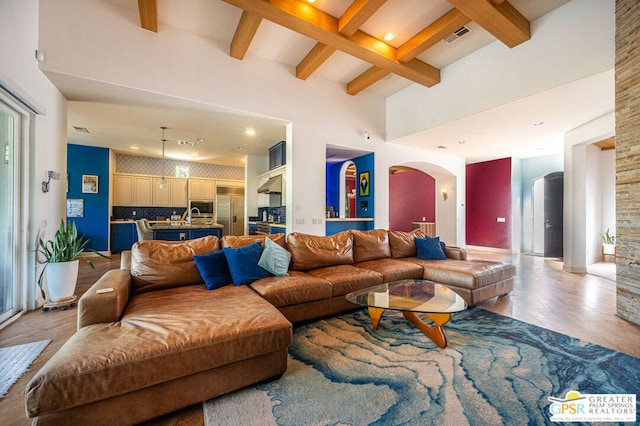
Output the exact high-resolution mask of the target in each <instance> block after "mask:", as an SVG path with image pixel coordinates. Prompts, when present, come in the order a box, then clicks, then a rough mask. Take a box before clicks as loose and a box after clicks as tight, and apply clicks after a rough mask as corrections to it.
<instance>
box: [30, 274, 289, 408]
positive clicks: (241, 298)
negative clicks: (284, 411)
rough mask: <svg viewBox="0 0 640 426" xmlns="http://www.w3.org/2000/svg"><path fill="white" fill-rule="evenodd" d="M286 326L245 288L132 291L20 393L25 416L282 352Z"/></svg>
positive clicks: (73, 339) (68, 344)
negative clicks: (114, 315) (113, 315)
mask: <svg viewBox="0 0 640 426" xmlns="http://www.w3.org/2000/svg"><path fill="white" fill-rule="evenodd" d="M291 342H292V333H291V323H290V322H289V321H287V319H286V318H285V317H284V316H283V315H282V314H281V313H280V312H279V311H278V309H277V308H276V307H274V306H273V305H271V304H270V303H269V302H267V301H266V300H264V299H263V298H262V297H260V295H258V294H257V293H256V292H254V291H253V290H251V289H250V288H249V287H247V286H242V287H234V286H225V287H222V288H220V289H218V290H216V291H207V290H206V289H205V286H204V285H193V286H186V287H176V288H171V289H167V290H160V291H153V292H146V293H141V294H138V295H136V296H133V297H132V298H131V300H130V302H129V305H128V306H127V308H126V310H125V312H124V315H123V317H122V319H121V321H119V322H115V323H105V324H94V325H90V326H87V327H83V328H81V329H80V330H78V331H77V332H76V333H75V334H74V335H73V336H72V337H71V338H70V339H69V340H68V341H67V342H66V343H65V344H64V345H63V346H62V348H61V349H60V350H59V351H58V352H57V353H56V354H55V355H53V356H52V357H51V358H50V359H49V361H47V363H46V364H45V365H44V366H43V368H42V369H41V370H40V371H39V372H38V373H36V374H35V376H34V377H33V379H32V380H31V381H30V382H29V384H28V385H27V389H26V392H25V399H26V401H25V402H26V410H27V412H28V414H29V416H30V417H35V416H38V415H40V414H43V413H49V412H52V411H59V410H63V409H66V408H70V407H76V406H80V405H84V404H89V403H91V402H93V401H99V400H104V399H108V398H110V397H113V396H116V395H123V394H126V393H128V392H132V391H135V390H138V389H142V388H146V387H149V386H153V385H156V384H158V383H164V382H168V381H170V380H173V379H177V378H180V377H185V376H189V375H192V374H195V373H198V372H201V371H205V370H209V369H212V368H216V367H220V366H224V365H228V364H232V363H234V362H237V361H241V360H246V359H250V358H253V357H256V356H259V355H262V354H267V353H270V352H275V351H278V350H282V349H283V348H286V347H287V346H288V345H290V344H291Z"/></svg>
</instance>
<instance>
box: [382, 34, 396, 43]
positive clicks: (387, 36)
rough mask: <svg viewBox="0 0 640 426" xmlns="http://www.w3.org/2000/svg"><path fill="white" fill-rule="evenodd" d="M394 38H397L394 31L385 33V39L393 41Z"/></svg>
mask: <svg viewBox="0 0 640 426" xmlns="http://www.w3.org/2000/svg"><path fill="white" fill-rule="evenodd" d="M394 38H396V35H395V34H394V33H386V34H385V35H384V39H385V41H391V40H393V39H394Z"/></svg>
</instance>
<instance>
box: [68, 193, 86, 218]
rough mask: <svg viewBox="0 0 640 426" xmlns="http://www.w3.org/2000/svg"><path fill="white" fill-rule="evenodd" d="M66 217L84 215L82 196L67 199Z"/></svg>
mask: <svg viewBox="0 0 640 426" xmlns="http://www.w3.org/2000/svg"><path fill="white" fill-rule="evenodd" d="M67 217H84V200H83V199H82V198H69V199H67Z"/></svg>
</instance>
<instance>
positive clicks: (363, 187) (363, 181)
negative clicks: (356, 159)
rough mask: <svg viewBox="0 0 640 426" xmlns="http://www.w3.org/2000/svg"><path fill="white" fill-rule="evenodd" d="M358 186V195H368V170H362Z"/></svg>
mask: <svg viewBox="0 0 640 426" xmlns="http://www.w3.org/2000/svg"><path fill="white" fill-rule="evenodd" d="M358 182H360V183H359V187H360V196H361V197H368V196H369V172H362V173H360V176H359V178H358Z"/></svg>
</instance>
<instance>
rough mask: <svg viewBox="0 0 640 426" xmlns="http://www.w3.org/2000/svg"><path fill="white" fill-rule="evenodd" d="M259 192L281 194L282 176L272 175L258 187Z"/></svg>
mask: <svg viewBox="0 0 640 426" xmlns="http://www.w3.org/2000/svg"><path fill="white" fill-rule="evenodd" d="M258 193H259V194H281V193H282V176H280V175H278V176H274V177H272V178H271V179H269V180H268V181H266V182H265V183H264V184H263V185H262V186H261V187H260V188H258Z"/></svg>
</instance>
